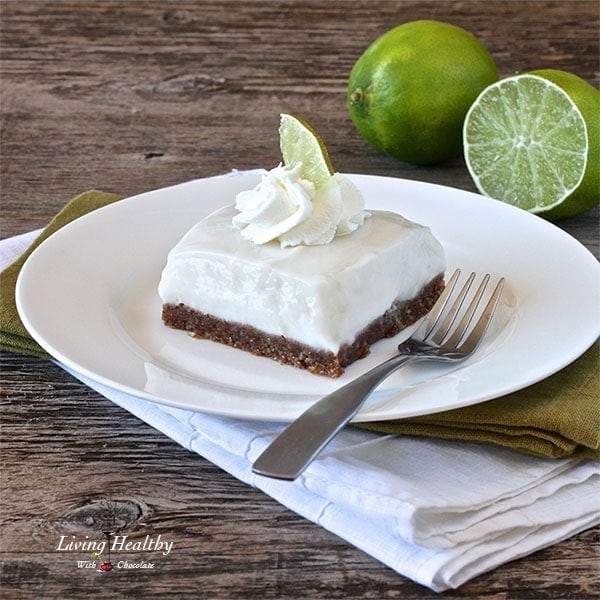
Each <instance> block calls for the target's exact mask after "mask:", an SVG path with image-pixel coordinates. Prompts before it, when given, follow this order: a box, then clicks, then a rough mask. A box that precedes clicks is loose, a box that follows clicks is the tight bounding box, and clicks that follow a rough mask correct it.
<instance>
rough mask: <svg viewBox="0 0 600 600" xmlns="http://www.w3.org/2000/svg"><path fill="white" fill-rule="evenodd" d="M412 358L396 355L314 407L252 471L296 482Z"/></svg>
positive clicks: (283, 435) (291, 426) (275, 443)
mask: <svg viewBox="0 0 600 600" xmlns="http://www.w3.org/2000/svg"><path fill="white" fill-rule="evenodd" d="M414 358H416V357H415V356H411V355H408V354H397V355H396V356H393V357H392V358H390V359H388V360H387V361H385V362H383V363H381V364H379V365H377V366H376V367H374V368H373V369H371V370H370V371H367V372H366V373H364V374H363V375H361V376H360V377H358V378H357V379H354V380H353V381H351V382H350V383H347V384H346V385H344V386H343V387H341V388H339V389H337V390H336V391H335V392H332V393H331V394H329V395H328V396H325V397H324V398H322V399H321V400H319V401H318V402H316V403H315V404H313V405H312V406H311V407H310V408H309V409H307V410H306V411H305V412H303V413H302V414H301V415H300V416H299V417H298V418H297V419H296V420H295V421H293V422H292V423H291V424H290V425H288V426H287V427H286V428H285V429H284V430H283V431H282V432H281V433H280V434H279V435H278V436H277V437H276V438H275V439H274V440H273V441H272V442H271V444H270V445H269V446H268V447H267V449H266V450H265V451H264V452H263V453H262V454H261V455H260V456H259V457H258V458H257V459H256V461H255V462H254V464H253V465H252V470H253V471H254V472H255V473H258V474H259V475H265V476H267V477H275V478H277V479H287V480H293V479H296V477H297V476H298V475H299V474H300V473H301V472H302V471H303V470H304V469H305V468H306V467H307V466H308V465H309V464H310V463H311V462H312V460H313V459H314V458H316V456H317V455H318V454H319V453H320V452H321V450H322V449H323V448H324V447H325V446H326V445H327V444H328V443H329V442H330V441H331V439H332V438H333V437H334V436H335V435H336V433H337V432H338V431H339V430H340V429H342V427H344V426H345V425H346V424H347V423H348V421H350V419H351V418H352V417H353V416H354V415H355V414H356V413H357V412H358V410H359V408H360V407H361V406H362V405H363V403H364V401H365V400H366V399H367V398H368V397H369V396H370V394H371V392H372V391H373V390H374V389H375V388H376V387H377V386H378V385H379V384H380V383H381V382H382V381H383V380H384V379H385V378H386V377H388V376H389V375H390V374H391V373H393V372H394V371H396V369H398V368H400V367H401V366H402V365H405V364H406V363H407V362H409V361H411V360H413V359H414Z"/></svg>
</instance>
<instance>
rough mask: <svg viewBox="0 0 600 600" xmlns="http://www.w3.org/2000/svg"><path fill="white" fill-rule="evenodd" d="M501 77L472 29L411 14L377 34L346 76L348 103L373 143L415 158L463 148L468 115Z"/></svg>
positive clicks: (435, 157)
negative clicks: (414, 18)
mask: <svg viewBox="0 0 600 600" xmlns="http://www.w3.org/2000/svg"><path fill="white" fill-rule="evenodd" d="M497 80H498V70H497V68H496V65H495V63H494V61H493V59H492V57H491V56H490V54H489V53H488V51H487V50H486V48H485V47H484V46H483V45H482V44H481V42H479V40H477V38H475V37H474V36H473V35H471V34H470V33H469V32H467V31H465V30H464V29H461V28H460V27H456V26H454V25H450V24H449V23H443V22H440V21H431V20H423V21H411V22H408V23H404V24H403V25H399V26H398V27H395V28H394V29H392V30H390V31H388V32H387V33H384V34H383V35H382V36H381V37H379V38H378V39H376V40H375V41H374V42H373V43H372V44H371V45H370V46H369V47H368V48H367V50H366V51H365V52H364V54H363V55H362V56H361V57H360V58H359V59H358V60H357V61H356V63H355V65H354V67H353V68H352V71H351V73H350V78H349V81H348V96H347V102H348V110H349V111H350V116H351V118H352V121H353V122H354V124H355V125H356V127H357V129H358V131H359V132H360V134H361V135H362V136H363V137H364V138H365V140H367V141H368V142H369V143H370V144H372V145H373V146H374V147H375V148H377V149H378V150H380V151H381V152H384V153H386V154H389V155H391V156H393V157H395V158H397V159H399V160H402V161H405V162H408V163H413V164H434V163H438V162H442V161H444V160H446V159H448V158H451V157H453V156H456V155H458V154H460V153H461V151H462V126H463V120H464V117H465V114H466V113H467V110H468V109H469V107H470V106H471V104H472V102H473V101H474V100H475V98H477V96H478V95H479V93H480V92H481V91H482V90H483V89H484V88H485V87H487V86H488V85H489V84H491V83H493V82H494V81H497Z"/></svg>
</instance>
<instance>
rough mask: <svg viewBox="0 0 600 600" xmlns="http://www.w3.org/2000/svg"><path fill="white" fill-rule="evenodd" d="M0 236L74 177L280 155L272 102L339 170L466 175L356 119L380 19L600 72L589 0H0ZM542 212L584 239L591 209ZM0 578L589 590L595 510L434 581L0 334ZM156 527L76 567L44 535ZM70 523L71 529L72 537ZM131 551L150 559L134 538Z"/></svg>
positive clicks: (142, 173)
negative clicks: (497, 557)
mask: <svg viewBox="0 0 600 600" xmlns="http://www.w3.org/2000/svg"><path fill="white" fill-rule="evenodd" d="M0 8H1V14H0V28H1V30H0V33H1V38H0V44H1V56H0V59H1V85H0V93H1V100H2V105H1V106H2V111H1V112H2V114H1V119H2V121H1V124H2V136H1V148H0V152H1V154H0V156H1V160H0V167H1V173H0V175H1V186H0V201H1V209H2V219H1V222H0V227H1V231H0V234H1V236H2V237H3V238H5V237H8V236H11V235H14V234H17V233H21V232H24V231H28V230H30V229H33V228H36V227H42V226H43V225H45V223H46V222H47V221H48V220H49V219H50V218H51V216H52V215H53V214H54V213H55V212H56V211H58V210H59V209H60V208H61V207H62V206H63V205H64V203H65V202H66V201H67V200H68V199H70V198H71V197H73V196H75V195H76V194H78V193H79V192H81V191H83V190H86V189H90V188H99V189H103V190H107V191H113V192H117V193H120V194H124V195H132V194H135V193H139V192H143V191H147V190H150V189H154V188H159V187H164V186H167V185H170V184H174V183H179V182H182V181H186V180H188V179H192V178H195V177H202V176H207V175H213V174H216V173H220V172H224V171H228V170H230V169H231V168H238V169H245V168H252V167H257V166H271V165H274V164H276V163H277V161H278V160H279V150H278V144H277V138H276V135H275V134H274V131H275V129H276V127H277V123H278V115H279V113H280V112H282V111H286V112H296V113H300V114H302V115H304V116H305V117H306V118H308V119H309V120H310V121H311V122H313V123H314V125H315V126H316V127H317V128H318V130H319V131H320V133H322V135H323V137H324V139H325V142H326V143H327V146H328V148H329V150H330V154H331V156H332V157H333V160H334V163H335V166H336V168H337V169H338V170H339V171H346V172H362V173H372V174H380V175H391V176H398V177H405V178H409V179H418V180H423V181H430V182H433V183H439V184H444V185H450V186H454V187H459V188H462V189H466V190H472V191H474V189H475V188H474V185H473V183H472V181H471V180H470V178H469V176H468V173H467V171H466V168H465V165H464V163H463V161H462V159H460V158H457V159H454V160H452V161H449V162H447V163H444V164H442V165H437V166H435V167H415V166H411V165H406V164H403V163H400V162H398V161H395V160H394V159H392V158H389V157H386V156H383V155H381V154H379V153H377V152H376V151H374V150H373V149H371V148H370V147H368V146H367V145H366V143H365V142H364V141H363V140H362V139H361V138H360V136H359V135H358V134H357V132H356V131H355V129H354V128H353V126H352V123H351V121H350V118H349V116H348V113H347V111H346V108H345V88H346V81H347V77H348V74H349V72H350V69H351V67H352V65H353V63H354V61H355V60H356V59H357V58H358V56H359V55H360V54H361V53H362V51H363V50H364V49H365V48H366V47H367V45H368V44H369V43H370V42H371V41H373V39H375V37H377V36H378V35H379V34H381V33H383V32H384V31H386V30H387V29H390V28H391V27H393V26H395V25H397V24H399V23H401V22H404V21H408V20H412V19H418V18H435V19H440V20H445V21H450V22H452V23H454V24H456V25H460V26H463V27H465V28H466V29H468V30H470V31H472V32H473V33H475V34H476V35H477V36H478V37H479V38H480V39H481V40H482V42H483V43H484V44H485V45H486V46H487V47H488V49H489V50H490V52H491V53H492V55H493V56H494V58H495V59H496V61H497V64H498V67H499V70H500V73H501V74H502V75H508V74H510V73H512V72H515V71H526V70H529V69H533V68H543V67H553V68H560V69H565V70H569V71H572V72H575V73H577V74H579V75H580V76H582V77H584V78H585V79H587V80H588V81H590V82H592V83H593V84H595V85H596V86H597V85H598V82H599V68H598V56H599V50H598V38H599V36H598V33H599V25H598V22H599V16H598V4H597V2H596V1H587V0H581V1H579V0H574V1H544V2H542V1H532V2H521V1H520V2H516V1H512V0H504V1H498V0H497V1H495V2H493V3H491V2H487V1H485V0H479V1H461V2H458V1H456V2H455V1H445V0H439V1H436V0H430V1H382V0H373V1H367V0H365V1H339V0H332V1H329V2H325V1H324V2H316V1H312V2H311V1H290V2H275V1H264V0H257V1H249V0H248V1H236V0H221V1H217V0H214V1H196V2H195V1H191V0H181V1H172V2H166V1H150V2H142V1H137V0H130V1H125V0H119V1H117V0H80V1H75V0H64V1H45V0H39V1H36V0H3V1H2V2H1V4H0ZM559 226H560V227H562V228H563V229H565V230H566V231H568V232H569V233H571V234H573V235H574V236H575V237H577V238H578V239H579V240H580V241H582V243H584V244H585V245H586V246H587V247H588V248H589V249H590V250H591V251H592V252H594V253H596V254H598V211H597V210H595V211H591V212H589V213H587V214H585V215H581V216H579V217H575V218H572V219H568V220H565V221H562V222H560V223H559ZM0 383H1V386H2V438H1V441H0V442H1V445H2V454H1V456H2V481H1V488H2V491H1V492H0V493H1V502H2V505H1V508H2V510H1V513H0V518H1V525H2V529H1V532H2V534H1V545H0V551H1V558H2V586H1V588H0V590H1V596H2V597H3V598H11V599H12V598H32V597H40V598H80V597H85V596H91V595H92V594H93V595H94V596H96V597H106V598H114V599H116V598H132V597H138V596H142V595H143V596H144V597H147V598H163V597H166V596H168V595H171V596H174V597H182V598H186V597H198V598H232V599H233V598H240V599H242V598H243V599H246V598H311V599H312V598H315V599H316V598H327V599H329V598H390V599H391V598H407V599H416V598H434V597H442V598H481V599H494V600H509V599H514V598H532V599H534V598H535V599H537V598H576V599H583V598H598V597H599V596H600V584H599V568H598V559H599V553H598V547H599V538H600V529H599V528H595V529H592V530H589V531H587V532H585V533H583V534H580V535H578V536H576V537H573V538H571V539H569V540H566V541H564V542H562V543H560V544H557V545H555V546H553V547H552V548H548V549H546V550H542V551H540V552H537V553H535V554H533V555H531V556H528V557H526V558H523V559H521V560H518V561H514V562H512V563H510V564H507V565H504V566H502V567H500V568H498V569H496V570H495V571H493V572H492V573H488V574H485V575H482V576H480V577H478V578H477V579H475V580H473V581H471V582H469V583H467V584H465V585H464V586H463V587H462V588H460V589H459V590H457V591H453V592H447V593H445V594H442V595H441V596H437V595H436V594H433V593H432V592H430V591H429V590H427V589H425V588H423V587H421V586H419V585H417V584H415V583H413V582H411V581H409V580H407V579H404V578H402V577H400V576H398V575H396V574H395V573H393V572H392V571H391V570H390V569H387V568H385V567H383V566H382V565H381V564H380V563H378V562H377V561H375V560H373V559H371V558H370V557H368V556H366V555H365V554H363V553H362V552H361V551H359V550H357V549H356V548H354V547H352V546H350V545H348V544H346V543H345V542H343V541H342V540H340V539H339V538H337V537H336V536H334V535H332V534H330V533H328V532H327V531H324V530H323V529H321V528H319V527H317V526H315V525H313V524H311V523H309V522H307V521H305V520H303V519H301V518H300V517H298V516H296V515H294V514H292V513H291V512H289V511H288V510H286V509H284V508H283V507H282V506H281V505H279V504H278V503H276V502H274V501H273V500H271V499H269V498H268V497H266V496H265V495H264V494H262V493H261V492H259V491H257V490H254V489H252V488H249V487H247V486H245V485H243V484H241V483H240V482H238V481H236V480H235V479H233V478H232V477H230V476H228V475H227V474H226V473H223V472H222V471H220V470H219V469H218V468H217V467H215V466H214V465H212V464H210V463H208V462H207V461H205V460H204V459H202V458H201V457H199V456H197V455H194V454H192V453H190V452H188V451H186V450H185V449H183V448H181V447H180V446H178V445H177V444H175V443H174V442H172V441H170V440H169V439H167V438H166V437H165V436H163V435H162V434H160V433H159V432H157V431H155V430H153V429H152V428H150V427H148V426H147V425H145V424H144V423H142V422H141V421H139V420H138V419H137V418H135V417H133V416H132V415H130V414H129V413H127V412H126V411H124V410H122V409H120V408H119V407H117V406H115V405H114V404H112V403H111V402H109V401H108V400H106V399H104V398H102V397H101V396H99V395H98V394H96V393H95V392H93V391H91V390H89V389H88V388H86V387H85V386H83V385H81V384H80V383H78V382H77V381H75V380H73V379H72V378H71V377H70V376H69V375H68V374H66V373H65V372H64V371H62V370H61V369H60V368H58V367H57V366H55V365H53V364H51V363H48V362H45V361H40V360H36V359H28V358H25V357H22V356H18V355H12V354H9V353H3V355H2V363H1V371H0ZM107 524H112V525H113V526H119V527H121V529H120V531H122V532H127V533H129V534H130V535H131V536H132V538H133V537H136V539H137V538H140V539H141V538H143V537H144V536H146V535H153V536H157V535H159V534H161V535H162V536H163V538H165V539H169V540H173V542H174V550H173V552H172V553H171V554H170V555H169V556H166V557H164V558H161V560H160V561H158V560H157V565H156V568H155V569H154V570H151V571H147V572H142V571H140V570H130V571H127V570H119V571H118V572H117V571H115V573H114V574H115V575H116V577H110V578H107V577H103V578H102V579H101V580H100V579H99V578H98V577H100V575H98V574H97V573H95V572H93V573H90V572H86V570H85V569H77V568H75V565H74V558H73V555H68V553H60V552H56V551H55V548H56V544H57V540H58V538H59V537H60V535H65V536H69V535H76V536H77V537H81V536H85V535H89V537H90V539H96V538H95V536H97V535H98V534H99V533H101V531H102V530H103V527H106V526H107ZM67 539H68V538H67ZM127 558H128V559H129V560H131V561H135V560H140V559H147V553H140V552H135V551H132V552H131V554H130V555H127Z"/></svg>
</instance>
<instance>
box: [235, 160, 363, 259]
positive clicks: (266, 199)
mask: <svg viewBox="0 0 600 600" xmlns="http://www.w3.org/2000/svg"><path fill="white" fill-rule="evenodd" d="M235 208H236V209H237V210H238V211H240V212H239V214H237V215H235V217H234V218H233V219H232V222H233V224H234V225H235V226H236V227H237V228H238V229H239V230H240V233H241V235H242V237H243V238H244V239H246V240H250V241H251V242H254V243H255V244H266V243H268V242H271V241H273V240H277V241H279V243H280V245H281V247H282V248H284V247H287V246H298V245H300V244H304V245H307V246H317V245H322V244H328V243H329V242H331V240H332V239H333V238H334V237H335V236H339V235H345V234H347V233H350V232H352V231H354V230H355V229H356V228H357V227H359V226H360V225H362V224H363V221H364V219H365V217H366V216H367V213H366V212H365V211H364V210H363V209H364V201H363V197H362V194H361V193H360V191H359V190H358V188H357V187H356V186H355V185H354V184H353V183H352V182H351V181H350V180H349V179H348V178H346V177H344V176H343V175H341V174H339V173H336V174H335V175H333V176H332V177H331V179H330V180H329V181H328V182H327V183H326V184H325V185H323V186H322V187H320V188H318V189H317V188H315V185H314V184H313V183H312V182H311V181H308V180H306V179H302V178H301V177H300V166H299V165H298V166H295V167H291V168H290V167H286V166H283V165H279V166H278V167H275V168H274V169H271V170H270V171H265V172H264V173H263V174H262V177H261V180H260V183H259V184H258V185H257V186H256V187H255V188H254V189H252V190H247V191H244V192H240V193H239V194H238V195H237V197H236V201H235Z"/></svg>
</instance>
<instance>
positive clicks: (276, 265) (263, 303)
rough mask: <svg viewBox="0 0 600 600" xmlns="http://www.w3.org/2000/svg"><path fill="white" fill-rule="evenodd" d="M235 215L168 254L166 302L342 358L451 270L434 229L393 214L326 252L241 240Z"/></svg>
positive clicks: (221, 216)
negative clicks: (400, 304)
mask: <svg viewBox="0 0 600 600" xmlns="http://www.w3.org/2000/svg"><path fill="white" fill-rule="evenodd" d="M234 215H235V209H234V207H233V206H230V207H226V208H222V209H220V210H218V211H216V212H215V213H213V214H212V215H209V216H207V217H205V218H204V219H203V220H202V221H200V222H199V223H198V224H197V225H195V226H194V227H193V228H192V229H191V230H190V231H189V232H188V233H187V234H186V235H185V236H184V237H183V239H182V240H181V241H180V242H179V243H178V244H177V245H176V246H175V247H174V248H173V249H172V250H171V252H170V253H169V258H168V262H167V265H166V267H165V269H164V271H163V273H162V278H161V281H160V285H159V288H158V291H159V294H160V296H161V298H162V301H163V302H164V303H173V304H179V303H183V304H185V305H186V306H189V307H190V308H194V309H196V310H199V311H201V312H204V313H207V314H211V315H213V316H216V317H219V318H221V319H224V320H226V321H234V322H237V323H244V324H247V325H252V326H253V327H256V328H257V329H260V330H262V331H265V332H267V333H270V334H274V335H282V336H285V337H287V338H290V339H294V340H297V341H299V342H302V343H305V344H308V345H309V346H312V347H315V348H321V349H326V350H331V351H333V352H337V351H338V350H339V348H340V346H341V345H343V344H344V343H348V342H352V341H353V340H354V338H355V336H356V335H357V333H358V332H359V331H361V330H362V329H363V328H364V327H366V326H367V325H368V324H369V323H371V321H373V320H374V319H376V318H378V317H380V316H381V315H382V314H383V313H384V312H385V311H386V310H387V309H388V308H389V307H390V306H391V305H392V303H393V302H394V301H396V300H400V301H402V300H409V299H411V298H414V297H415V296H416V295H417V294H418V293H419V291H420V290H421V288H422V287H423V286H424V285H426V284H427V283H428V282H429V281H431V280H432V279H433V278H434V277H435V276H436V275H438V274H440V273H443V272H444V269H445V260H444V251H443V250H442V247H441V245H440V243H439V242H438V241H437V240H436V239H435V238H434V237H433V235H432V234H431V232H430V231H429V229H428V228H427V227H423V226H421V225H418V224H416V223H413V222H411V221H408V220H407V219H404V218H403V217H401V216H400V215H397V214H394V213H390V212H383V211H372V214H371V216H370V218H369V219H367V220H366V221H365V222H364V224H363V226H362V227H359V228H358V229H357V230H356V231H355V232H354V233H353V234H352V235H346V236H338V237H336V238H335V239H334V240H333V241H332V242H331V244H329V245H328V246H327V248H323V247H321V246H306V245H304V244H301V245H299V246H295V247H294V248H288V249H286V250H285V251H282V250H281V248H280V247H279V246H278V245H277V244H262V245H259V244H254V243H252V242H250V241H248V240H244V239H243V238H242V237H241V236H240V235H239V232H238V231H237V230H236V228H235V227H234V226H233V225H232V218H233V217H234Z"/></svg>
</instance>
